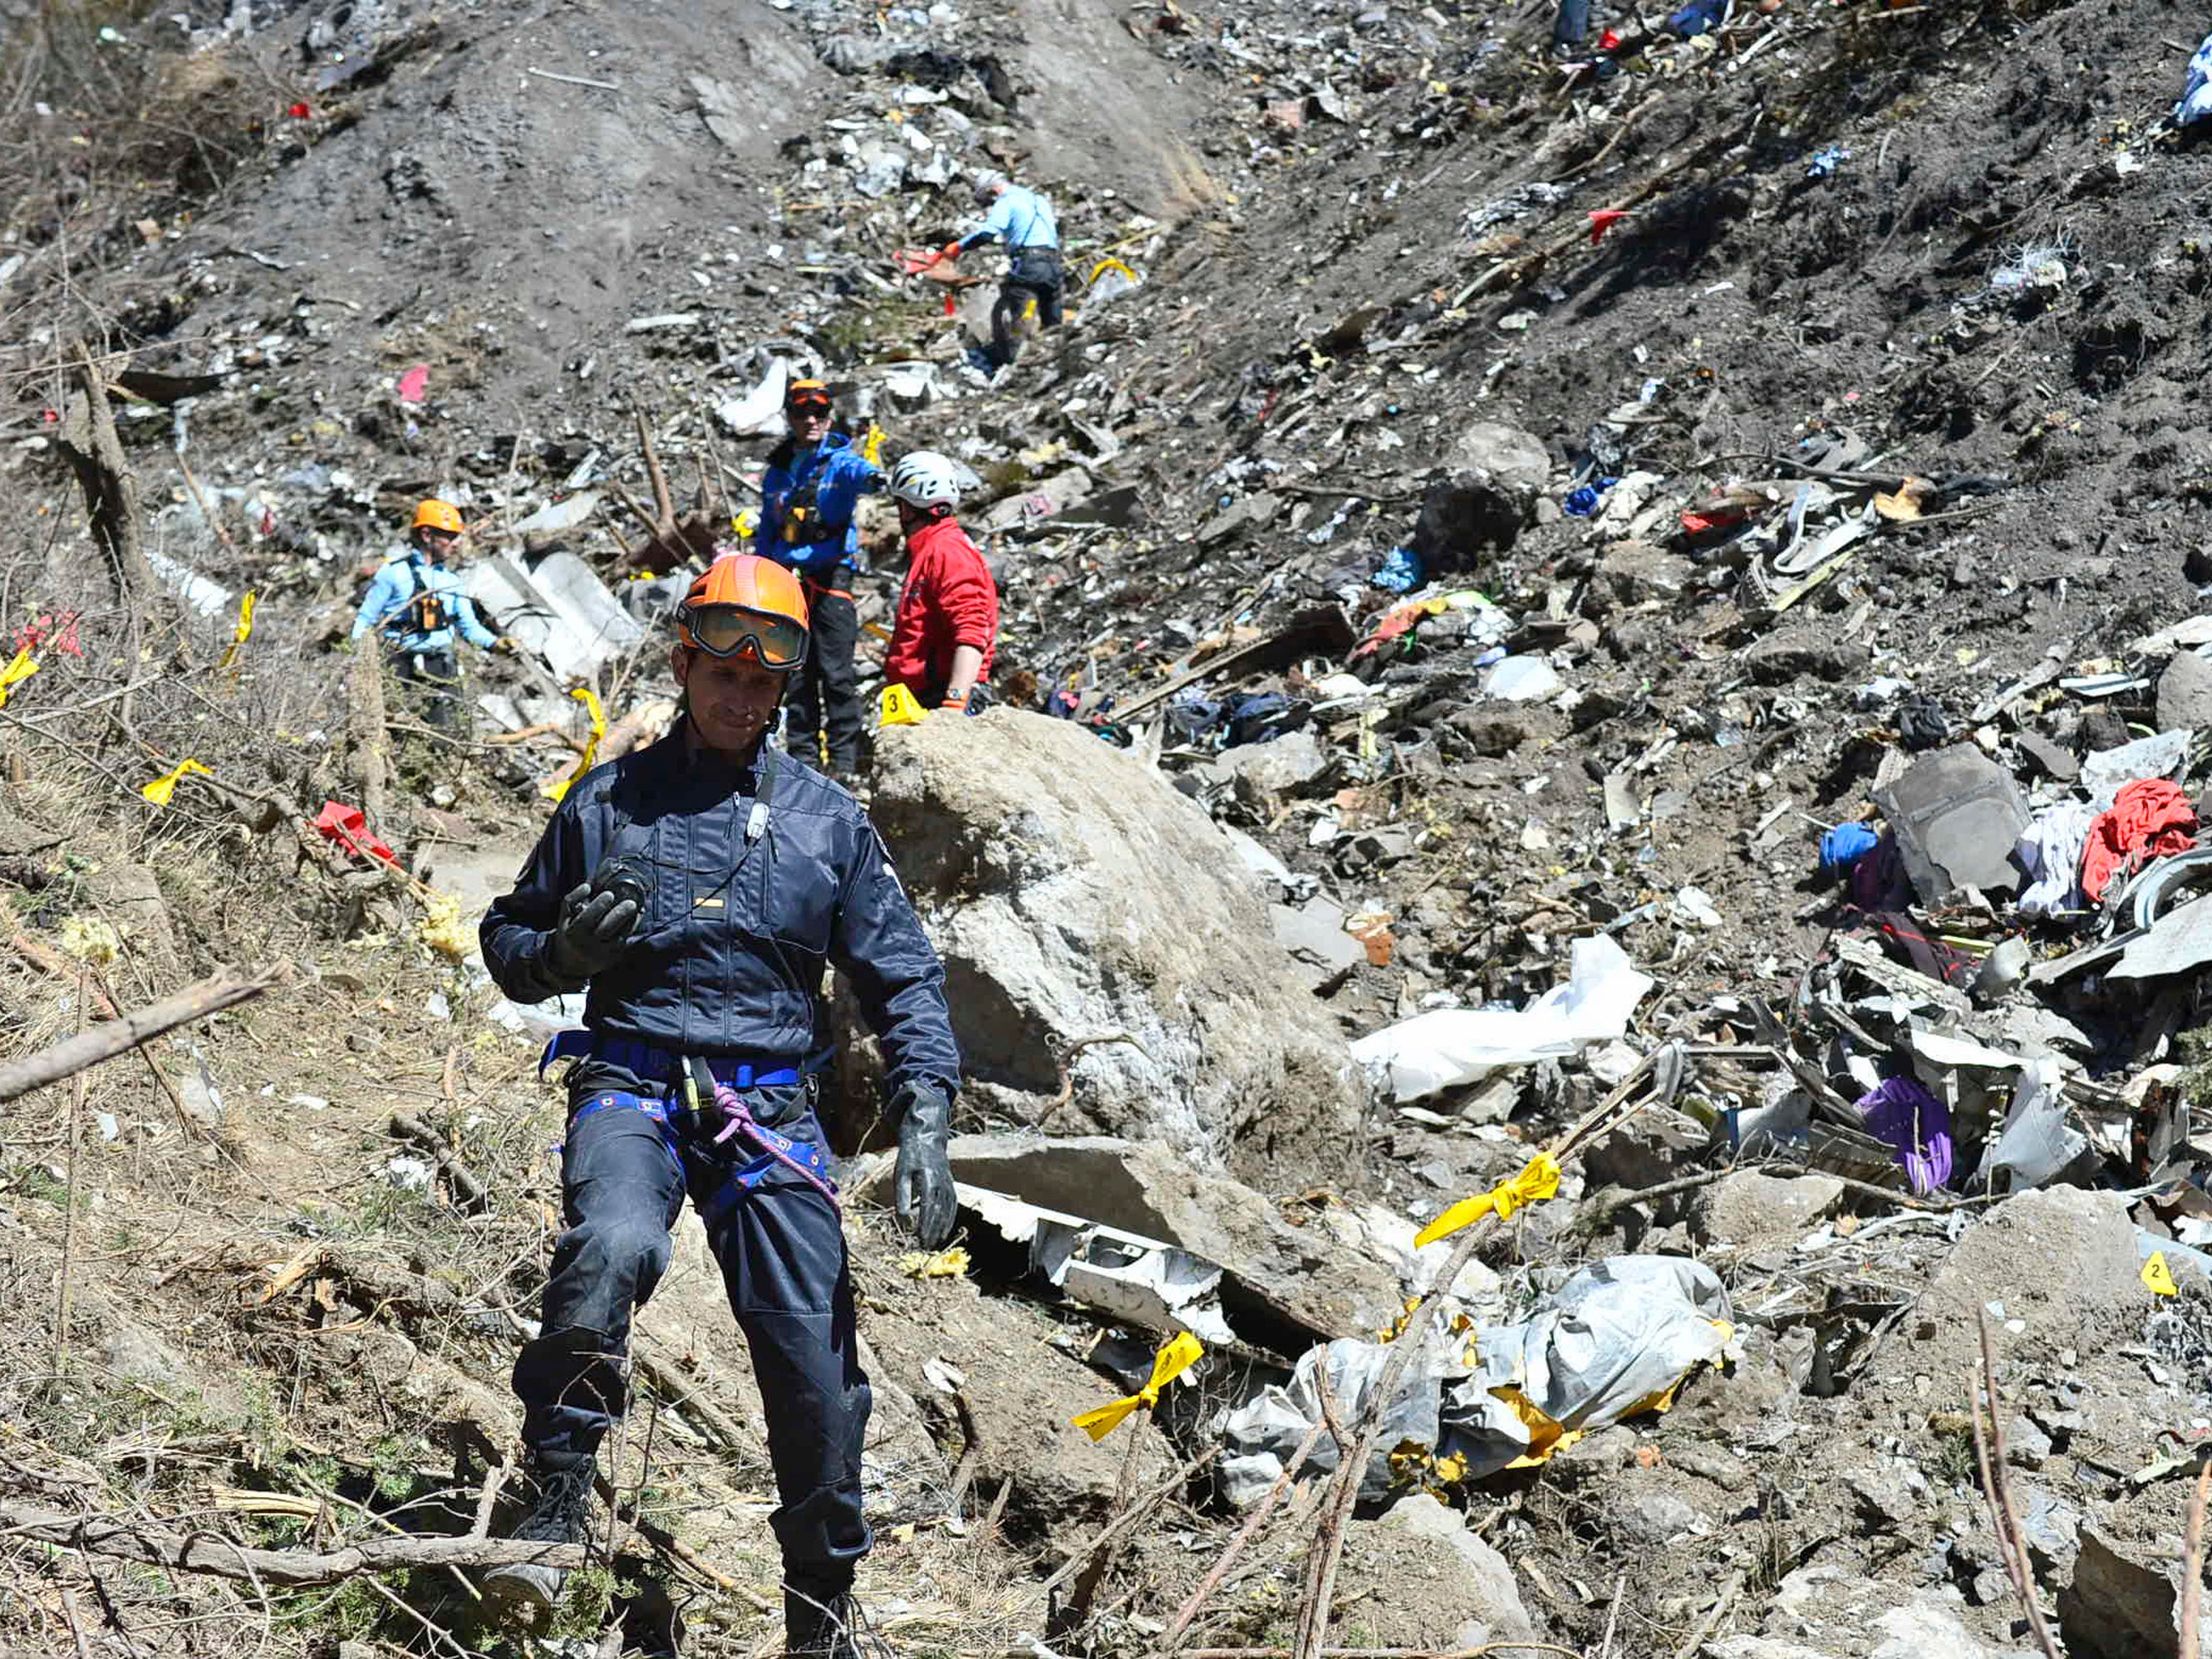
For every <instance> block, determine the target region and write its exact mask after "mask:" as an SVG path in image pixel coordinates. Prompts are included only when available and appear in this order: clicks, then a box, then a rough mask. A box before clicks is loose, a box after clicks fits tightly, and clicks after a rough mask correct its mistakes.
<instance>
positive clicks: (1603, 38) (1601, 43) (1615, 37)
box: [1597, 29, 1620, 52]
mask: <svg viewBox="0 0 2212 1659" xmlns="http://www.w3.org/2000/svg"><path fill="white" fill-rule="evenodd" d="M1597 49H1598V50H1599V51H1600V52H1619V51H1620V30H1619V29H1607V31H1606V32H1605V33H1603V34H1601V35H1599V36H1598V38H1597Z"/></svg>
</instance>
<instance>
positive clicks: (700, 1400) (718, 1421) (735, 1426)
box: [630, 1345, 754, 1447]
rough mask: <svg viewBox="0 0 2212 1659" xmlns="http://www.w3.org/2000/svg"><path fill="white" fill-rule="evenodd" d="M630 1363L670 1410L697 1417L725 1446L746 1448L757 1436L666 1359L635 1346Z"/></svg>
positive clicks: (709, 1432)
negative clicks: (709, 1398)
mask: <svg viewBox="0 0 2212 1659" xmlns="http://www.w3.org/2000/svg"><path fill="white" fill-rule="evenodd" d="M630 1363H631V1364H633V1365H635V1366H636V1367H637V1370H638V1374H639V1375H640V1376H643V1377H644V1378H645V1380H646V1381H647V1383H651V1384H652V1385H653V1392H654V1393H655V1394H657V1395H659V1396H660V1399H661V1403H662V1404H664V1405H665V1406H666V1407H668V1408H669V1409H670V1410H671V1411H678V1412H682V1413H684V1415H685V1416H687V1417H690V1418H696V1419H697V1420H698V1422H699V1424H700V1425H701V1426H702V1427H703V1428H704V1429H705V1430H706V1431H707V1432H708V1434H710V1435H712V1436H713V1437H714V1438H715V1439H717V1440H719V1441H720V1442H721V1443H723V1444H724V1445H726V1446H732V1447H746V1446H750V1445H751V1444H752V1443H753V1441H754V1437H752V1436H750V1435H748V1434H747V1433H746V1432H745V1431H744V1425H741V1424H740V1423H738V1420H737V1419H735V1418H733V1417H732V1416H730V1415H729V1413H726V1412H725V1411H723V1410H722V1409H721V1407H719V1406H716V1405H715V1404H714V1403H713V1402H712V1401H709V1400H708V1399H707V1398H706V1397H705V1396H704V1395H702V1394H701V1393H700V1392H699V1388H698V1385H697V1384H696V1383H692V1382H690V1381H689V1380H688V1379H687V1378H685V1377H684V1374H683V1373H682V1372H680V1371H678V1370H677V1369H676V1368H675V1367H674V1366H673V1365H671V1364H669V1363H668V1362H667V1361H666V1360H665V1359H660V1358H656V1357H654V1356H653V1354H650V1353H647V1352H645V1351H644V1350H643V1349H642V1348H639V1347H636V1346H635V1345H633V1348H632V1352H631V1354H630Z"/></svg>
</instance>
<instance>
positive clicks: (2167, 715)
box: [2158, 651, 2212, 732]
mask: <svg viewBox="0 0 2212 1659" xmlns="http://www.w3.org/2000/svg"><path fill="white" fill-rule="evenodd" d="M2206 726H2212V661H2208V660H2207V659H2204V658H2203V657H2201V656H2199V655H2197V653H2196V652H2194V651H2184V652H2181V653H2179V654H2178V655H2176V656H2175V658H2174V659H2173V660H2172V662H2170V663H2168V664H2167V665H2166V672H2164V673H2163V674H2161V675H2160V676H2159V677H2158V729H2159V730H2160V731H2161V732H2172V731H2174V730H2176V729H2185V730H2189V731H2201V730H2202V729H2203V728H2204V727H2206Z"/></svg>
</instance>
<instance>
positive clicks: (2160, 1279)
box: [2142, 1250, 2181, 1296]
mask: <svg viewBox="0 0 2212 1659" xmlns="http://www.w3.org/2000/svg"><path fill="white" fill-rule="evenodd" d="M2142 1282H2143V1283H2144V1284H2145V1285H2148V1287H2149V1289H2150V1291H2151V1293H2152V1294H2153V1295H2154V1296H2179V1295H2180V1294H2181V1286H2180V1285H2177V1284H2175V1283H2174V1282H2173V1269H2172V1268H2171V1267H2167V1266H2166V1252H2165V1251H2164V1250H2153V1251H2152V1252H2151V1253H2150V1260H2149V1261H2146V1262H2144V1263H2143V1265H2142Z"/></svg>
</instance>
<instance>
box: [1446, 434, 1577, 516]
mask: <svg viewBox="0 0 2212 1659" xmlns="http://www.w3.org/2000/svg"><path fill="white" fill-rule="evenodd" d="M1445 459H1446V462H1447V464H1448V465H1449V466H1450V468H1451V470H1452V471H1455V472H1472V473H1474V474H1476V475H1477V476H1478V477H1483V478H1486V479H1488V480H1489V481H1490V483H1492V484H1495V485H1497V486H1498V488H1499V489H1504V490H1508V491H1511V492H1515V493H1517V494H1520V495H1526V496H1528V497H1530V498H1532V499H1533V498H1534V496H1535V495H1537V494H1538V493H1539V492H1541V490H1542V489H1543V488H1544V486H1545V485H1546V484H1547V483H1550V482H1551V477H1552V458H1551V455H1550V453H1548V452H1547V450H1546V449H1545V447H1544V441H1543V440H1542V439H1541V438H1539V437H1537V436H1536V435H1534V433H1529V432H1523V431H1522V429H1521V428H1519V427H1517V426H1503V425H1500V424H1499V423H1498V422H1495V421H1477V422H1474V423H1473V424H1472V425H1469V426H1467V427H1465V428H1462V429H1461V432H1460V435H1459V436H1458V437H1457V438H1456V439H1455V440H1454V441H1453V442H1452V447H1451V453H1449V455H1448V456H1447V457H1446V458H1445Z"/></svg>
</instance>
